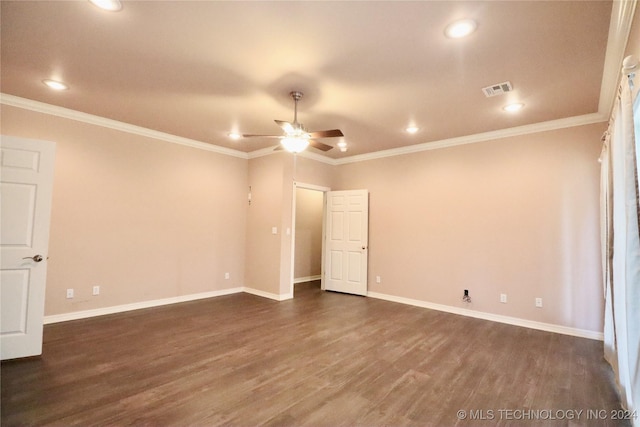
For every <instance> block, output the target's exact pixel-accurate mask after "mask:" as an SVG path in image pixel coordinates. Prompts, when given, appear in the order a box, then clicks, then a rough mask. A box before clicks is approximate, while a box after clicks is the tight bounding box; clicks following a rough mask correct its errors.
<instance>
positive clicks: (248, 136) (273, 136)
mask: <svg viewBox="0 0 640 427" xmlns="http://www.w3.org/2000/svg"><path fill="white" fill-rule="evenodd" d="M242 137H243V138H282V135H254V134H250V133H243V134H242Z"/></svg>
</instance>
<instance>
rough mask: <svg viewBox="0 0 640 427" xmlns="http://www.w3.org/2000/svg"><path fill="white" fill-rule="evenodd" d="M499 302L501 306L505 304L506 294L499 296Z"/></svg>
mask: <svg viewBox="0 0 640 427" xmlns="http://www.w3.org/2000/svg"><path fill="white" fill-rule="evenodd" d="M500 302H501V303H503V304H506V303H507V294H500Z"/></svg>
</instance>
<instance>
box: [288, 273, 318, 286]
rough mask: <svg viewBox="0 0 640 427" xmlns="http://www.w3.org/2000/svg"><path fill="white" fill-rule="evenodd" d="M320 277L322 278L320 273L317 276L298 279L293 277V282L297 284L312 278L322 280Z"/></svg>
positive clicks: (309, 280)
mask: <svg viewBox="0 0 640 427" xmlns="http://www.w3.org/2000/svg"><path fill="white" fill-rule="evenodd" d="M320 279H322V276H321V275H319V274H318V275H317V276H306V277H298V278H296V279H293V284H294V285H297V284H298V283H305V282H311V281H312V280H320Z"/></svg>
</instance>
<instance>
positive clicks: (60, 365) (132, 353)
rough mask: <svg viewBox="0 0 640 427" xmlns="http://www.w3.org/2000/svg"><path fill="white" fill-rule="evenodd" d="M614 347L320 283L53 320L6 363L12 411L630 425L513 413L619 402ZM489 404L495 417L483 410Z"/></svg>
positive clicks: (291, 420)
mask: <svg viewBox="0 0 640 427" xmlns="http://www.w3.org/2000/svg"><path fill="white" fill-rule="evenodd" d="M602 354H603V348H602V343H601V342H598V341H593V340H587V339H582V338H575V337H569V336H564V335H558V334H553V333H547V332H541V331H535V330H529V329H526V328H520V327H515V326H509V325H504V324H499V323H493V322H489V321H484V320H479V319H472V318H466V317H463V316H456V315H452V314H447V313H442V312H436V311H431V310H426V309H421V308H417V307H410V306H405V305H402V304H397V303H392V302H387V301H381V300H376V299H370V298H363V297H356V296H350V295H343V294H335V293H330V292H322V291H321V290H320V289H319V282H311V283H308V284H299V285H296V294H295V299H293V300H289V301H283V302H274V301H270V300H267V299H263V298H260V297H256V296H253V295H248V294H236V295H228V296H223V297H219V298H213V299H209V300H200V301H193V302H187V303H183V304H176V305H172V306H165V307H157V308H153V309H147V310H138V311H134V312H129V313H120V314H115V315H110V316H103V317H97V318H93V319H84V320H78V321H71V322H65V323H60V324H53V325H47V326H45V331H44V354H43V356H42V357H40V358H32V359H26V360H17V361H9V362H3V363H2V365H1V379H2V381H1V408H0V409H1V418H0V421H1V423H2V425H3V426H22V425H65V426H67V425H81V426H91V425H119V426H120V425H122V426H125V425H163V426H167V425H169V426H172V425H180V426H184V425H198V426H205V425H206V426H218V425H226V426H228V425H237V426H248V425H269V426H288V425H295V426H304V425H313V426H323V425H327V426H329V425H331V426H334V425H367V426H377V425H381V426H382V425H398V426H429V425H434V426H435V425H460V426H464V425H520V426H521V425H553V426H565V425H594V426H596V425H598V426H600V425H607V426H614V425H622V426H628V425H631V424H630V423H628V422H624V421H614V420H611V419H605V420H602V419H587V418H586V414H585V413H583V415H582V418H580V419H577V420H575V419H574V420H569V419H562V420H560V419H555V420H548V419H547V420H538V421H536V420H526V419H525V420H523V419H516V418H515V416H514V415H515V414H514V413H513V411H520V412H521V413H522V412H523V411H528V410H531V411H541V410H554V411H566V410H574V409H576V410H578V409H582V410H583V411H586V410H588V409H591V410H604V411H606V412H607V413H609V412H610V411H611V410H612V409H619V408H620V401H619V398H618V396H617V394H616V391H615V388H614V386H613V384H614V382H613V376H612V372H611V369H610V367H609V366H608V365H607V364H606V362H605V361H604V360H603V357H602ZM458 410H465V411H466V414H467V418H466V419H458V417H457V411H458ZM506 410H510V411H512V413H507V412H504V411H506ZM471 411H474V412H473V416H474V418H469V417H470V416H471V414H472V412H471ZM489 411H493V418H492V419H482V418H481V417H480V416H481V415H485V418H487V417H486V415H487V414H489ZM500 411H503V412H500ZM509 415H511V416H509Z"/></svg>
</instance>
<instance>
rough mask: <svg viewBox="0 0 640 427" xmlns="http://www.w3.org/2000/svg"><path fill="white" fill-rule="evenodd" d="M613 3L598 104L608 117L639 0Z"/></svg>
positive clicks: (599, 109)
mask: <svg viewBox="0 0 640 427" xmlns="http://www.w3.org/2000/svg"><path fill="white" fill-rule="evenodd" d="M612 3H613V4H612V6H611V21H610V23H609V38H608V39H607V51H606V54H605V57H604V70H603V72H602V85H601V86H600V102H599V104H598V112H599V113H600V114H603V115H605V116H607V117H609V116H610V115H611V110H612V108H613V101H614V100H615V97H616V92H617V91H616V89H617V87H618V84H619V83H620V72H621V71H620V70H621V67H622V59H623V58H624V53H625V50H626V48H627V42H628V40H629V33H630V32H631V24H632V23H633V15H634V12H635V10H636V5H637V0H615V1H613V2H612Z"/></svg>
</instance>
